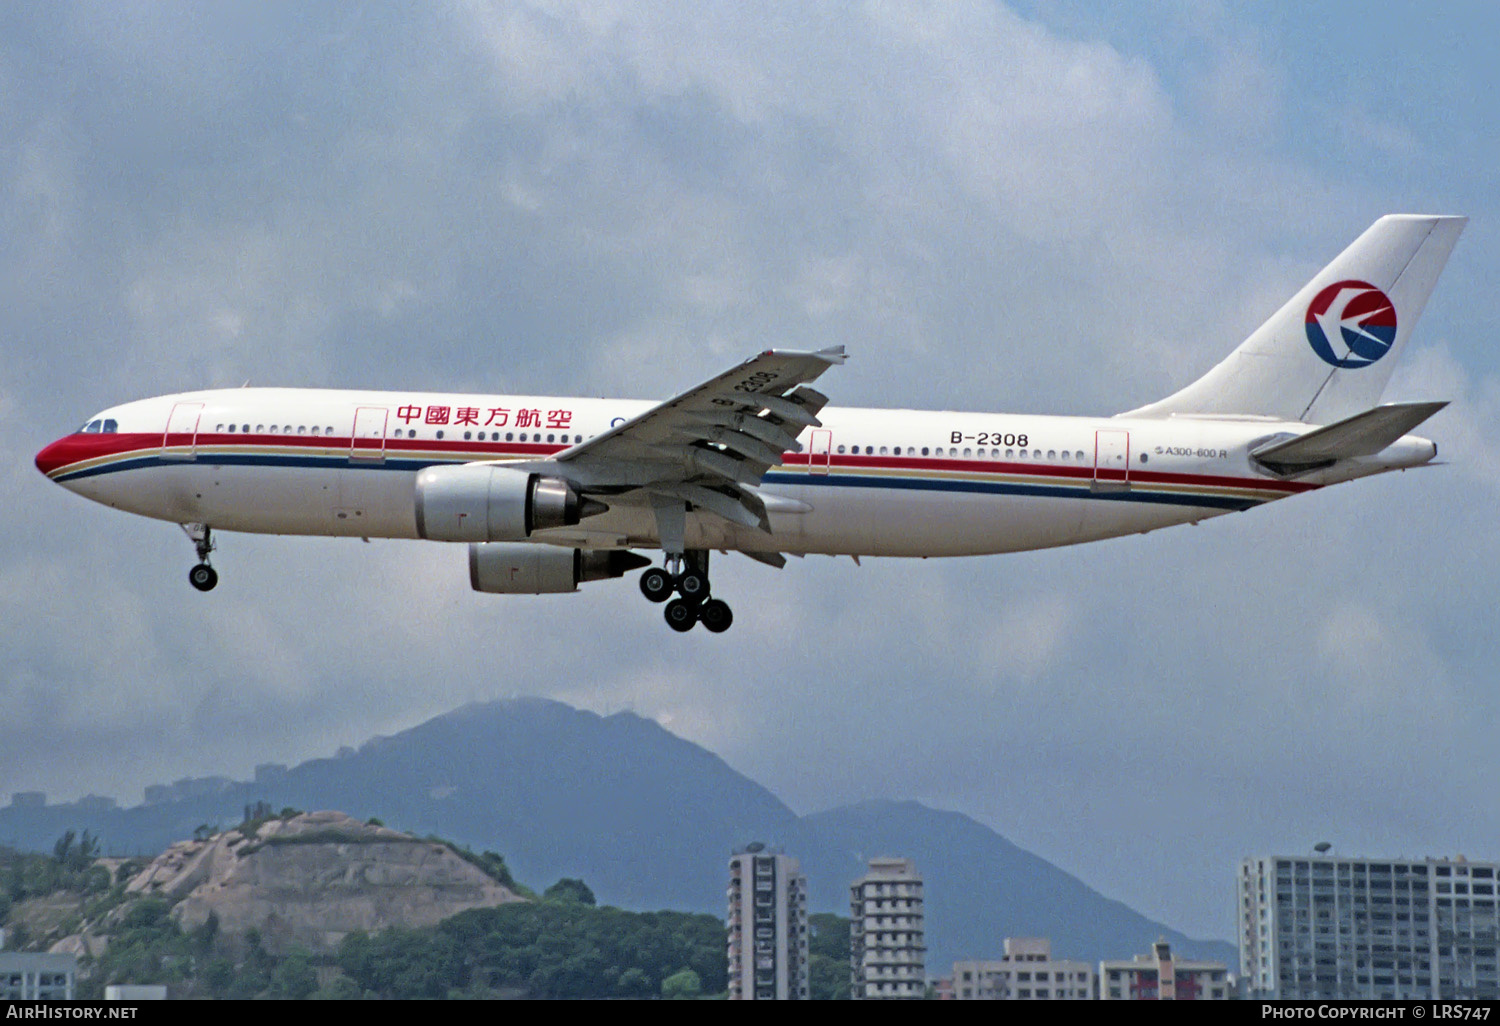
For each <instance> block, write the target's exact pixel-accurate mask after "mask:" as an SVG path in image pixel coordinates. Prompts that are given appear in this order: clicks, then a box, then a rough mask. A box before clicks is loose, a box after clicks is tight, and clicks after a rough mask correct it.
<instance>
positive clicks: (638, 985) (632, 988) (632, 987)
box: [615, 966, 656, 998]
mask: <svg viewBox="0 0 1500 1026" xmlns="http://www.w3.org/2000/svg"><path fill="white" fill-rule="evenodd" d="M615 991H616V993H618V994H619V995H620V997H627V998H643V997H650V996H651V995H652V994H654V993H655V992H656V988H655V987H654V986H652V983H651V977H649V976H647V975H646V973H645V972H644V971H643V970H642V969H641V968H640V967H639V966H631V967H630V968H629V969H626V970H625V971H624V972H623V973H621V974H620V978H619V980H617V981H616V982H615Z"/></svg>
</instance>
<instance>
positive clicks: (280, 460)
mask: <svg viewBox="0 0 1500 1026" xmlns="http://www.w3.org/2000/svg"><path fill="white" fill-rule="evenodd" d="M457 462H460V461H454V460H442V459H424V458H402V457H391V456H387V457H386V458H385V461H384V462H381V463H375V462H365V461H362V460H361V461H352V460H350V459H349V457H348V456H270V455H265V454H214V455H209V456H201V457H199V458H198V459H196V460H164V459H162V458H161V456H159V455H151V456H138V457H132V458H130V459H124V460H119V461H118V462H115V463H109V464H105V465H104V466H100V467H91V468H89V469H87V470H79V471H73V472H70V473H66V474H59V475H58V476H57V477H56V478H54V479H53V480H55V481H57V482H59V483H61V482H63V481H78V480H81V479H83V478H86V477H98V476H101V475H103V474H113V473H117V472H121V471H126V470H138V469H141V468H145V467H157V466H171V467H182V466H191V465H193V464H198V465H200V466H201V465H205V464H207V465H211V466H213V465H217V466H238V467H310V468H318V469H322V470H347V469H351V468H355V469H359V470H401V471H405V472H407V473H415V472H416V471H419V470H422V469H424V468H426V467H432V466H443V465H456V464H457ZM461 462H466V463H467V462H470V461H468V460H463V461H461ZM764 481H765V483H766V484H791V485H801V486H811V487H814V488H889V489H900V490H904V491H927V492H963V493H969V494H976V495H1020V496H1035V497H1038V498H1049V499H1097V500H1102V501H1106V502H1145V503H1154V504H1156V505H1162V506H1196V507H1201V508H1204V509H1227V510H1246V509H1250V508H1251V507H1253V506H1259V505H1261V504H1262V503H1263V502H1266V501H1267V500H1265V499H1246V498H1242V497H1239V496H1229V495H1202V494H1197V493H1191V494H1188V493H1181V492H1148V491H1141V490H1140V489H1138V488H1133V489H1131V490H1129V491H1118V492H1116V491H1109V492H1095V491H1091V490H1090V489H1089V487H1088V484H1087V482H1080V483H1079V484H1077V485H1072V486H1069V485H1043V484H1017V483H1015V482H1011V481H956V480H952V479H949V478H932V477H884V476H864V475H850V474H827V475H824V474H807V473H804V472H796V473H788V472H786V471H774V472H772V473H769V474H767V475H766V476H765V478H764Z"/></svg>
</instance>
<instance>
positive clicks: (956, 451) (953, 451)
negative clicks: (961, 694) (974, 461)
mask: <svg viewBox="0 0 1500 1026" xmlns="http://www.w3.org/2000/svg"><path fill="white" fill-rule="evenodd" d="M948 455H949V456H957V455H958V450H957V449H949V450H948Z"/></svg>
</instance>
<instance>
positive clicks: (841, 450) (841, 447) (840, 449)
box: [839, 445, 844, 453]
mask: <svg viewBox="0 0 1500 1026" xmlns="http://www.w3.org/2000/svg"><path fill="white" fill-rule="evenodd" d="M843 451H844V447H843V446H842V445H841V446H839V452H840V453H842V452H843Z"/></svg>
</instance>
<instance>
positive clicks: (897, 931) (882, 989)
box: [849, 858, 927, 999]
mask: <svg viewBox="0 0 1500 1026" xmlns="http://www.w3.org/2000/svg"><path fill="white" fill-rule="evenodd" d="M849 915H850V919H851V920H852V922H850V924H849V964H850V982H851V986H850V988H849V996H850V997H851V998H855V999H879V998H921V997H924V996H926V992H927V973H926V956H927V943H926V934H925V932H924V929H923V922H922V877H921V876H920V875H918V873H917V867H916V864H915V863H913V862H912V860H911V859H888V858H881V859H871V860H870V869H869V872H867V873H866V874H865V875H864V876H862V877H860V878H859V879H858V880H856V881H855V882H854V884H853V885H852V886H851V887H850V888H849Z"/></svg>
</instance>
